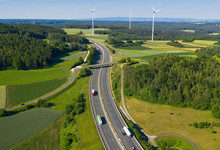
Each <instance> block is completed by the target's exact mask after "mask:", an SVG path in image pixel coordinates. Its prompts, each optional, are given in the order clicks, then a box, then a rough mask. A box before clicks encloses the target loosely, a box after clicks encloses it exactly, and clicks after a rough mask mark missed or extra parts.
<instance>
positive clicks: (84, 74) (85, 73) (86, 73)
mask: <svg viewBox="0 0 220 150" xmlns="http://www.w3.org/2000/svg"><path fill="white" fill-rule="evenodd" d="M91 74H92V71H91V70H90V69H88V68H83V69H82V70H81V71H80V73H79V77H80V78H82V77H87V76H90V75H91Z"/></svg>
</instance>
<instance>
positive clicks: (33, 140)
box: [11, 117, 63, 150]
mask: <svg viewBox="0 0 220 150" xmlns="http://www.w3.org/2000/svg"><path fill="white" fill-rule="evenodd" d="M62 121H63V117H60V118H59V119H58V120H56V121H55V122H53V123H51V124H50V125H48V126H47V127H45V128H44V129H42V130H41V131H39V132H38V133H37V134H35V135H33V136H32V137H30V138H28V139H27V140H24V141H23V142H21V143H18V144H17V145H15V146H14V147H13V148H11V150H24V149H26V150H28V149H31V150H43V149H46V150H60V127H61V125H62Z"/></svg>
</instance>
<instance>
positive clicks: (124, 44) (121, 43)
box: [105, 36, 143, 47]
mask: <svg viewBox="0 0 220 150" xmlns="http://www.w3.org/2000/svg"><path fill="white" fill-rule="evenodd" d="M105 42H107V43H109V44H111V45H113V46H114V47H129V46H140V45H141V44H143V41H136V42H133V41H132V40H127V41H126V42H124V41H122V40H120V39H119V38H113V37H110V36H109V37H108V38H107V39H106V41H105Z"/></svg>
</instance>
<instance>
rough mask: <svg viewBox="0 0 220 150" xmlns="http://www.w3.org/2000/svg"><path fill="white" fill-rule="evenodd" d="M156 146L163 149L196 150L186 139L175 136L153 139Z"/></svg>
mask: <svg viewBox="0 0 220 150" xmlns="http://www.w3.org/2000/svg"><path fill="white" fill-rule="evenodd" d="M155 141H156V143H157V145H158V146H159V147H161V148H163V149H170V148H173V149H182V150H196V148H195V147H194V146H193V145H192V144H191V143H190V142H188V141H187V140H186V139H184V138H182V137H179V136H175V135H168V136H161V137H157V138H156V139H155Z"/></svg>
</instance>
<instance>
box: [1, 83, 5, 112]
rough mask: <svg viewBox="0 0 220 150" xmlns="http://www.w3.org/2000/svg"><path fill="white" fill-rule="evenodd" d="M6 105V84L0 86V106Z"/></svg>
mask: <svg viewBox="0 0 220 150" xmlns="http://www.w3.org/2000/svg"><path fill="white" fill-rule="evenodd" d="M5 105H6V86H0V108H5Z"/></svg>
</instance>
